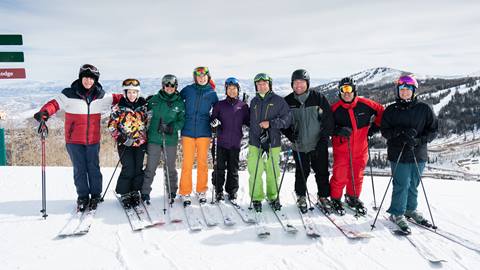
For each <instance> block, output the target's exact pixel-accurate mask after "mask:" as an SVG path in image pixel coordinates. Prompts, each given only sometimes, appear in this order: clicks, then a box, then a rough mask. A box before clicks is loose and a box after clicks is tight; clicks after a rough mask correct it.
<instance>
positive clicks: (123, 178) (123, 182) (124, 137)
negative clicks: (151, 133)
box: [108, 79, 147, 208]
mask: <svg viewBox="0 0 480 270" xmlns="http://www.w3.org/2000/svg"><path fill="white" fill-rule="evenodd" d="M122 87H123V90H124V92H125V96H124V97H122V99H121V100H120V102H119V103H118V105H116V106H114V107H113V108H112V113H111V115H110V121H109V122H108V130H109V131H110V132H111V134H112V137H113V138H115V140H116V141H117V150H118V155H119V157H120V162H121V163H122V171H121V172H120V175H119V176H118V181H117V186H116V188H115V191H116V192H117V194H119V195H120V196H121V197H120V200H121V202H122V205H123V207H124V208H130V207H135V206H137V205H139V204H140V193H139V191H140V189H141V188H142V185H143V175H144V172H143V159H144V157H145V152H146V142H147V101H146V100H145V99H144V98H143V97H141V96H140V82H139V81H138V80H137V79H126V80H124V81H123V83H122Z"/></svg>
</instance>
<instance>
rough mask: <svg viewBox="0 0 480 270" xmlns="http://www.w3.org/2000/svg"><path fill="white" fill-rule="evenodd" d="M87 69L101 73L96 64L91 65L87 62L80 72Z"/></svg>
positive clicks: (94, 72)
mask: <svg viewBox="0 0 480 270" xmlns="http://www.w3.org/2000/svg"><path fill="white" fill-rule="evenodd" d="M85 71H90V72H91V73H93V74H97V73H99V72H98V69H97V68H96V67H95V66H94V65H90V64H85V65H83V66H82V67H81V68H80V73H82V72H85Z"/></svg>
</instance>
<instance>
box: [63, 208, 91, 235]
mask: <svg viewBox="0 0 480 270" xmlns="http://www.w3.org/2000/svg"><path fill="white" fill-rule="evenodd" d="M96 211H97V210H96V209H95V210H93V209H90V210H86V211H84V212H80V211H77V210H76V209H75V211H74V212H73V213H72V215H71V217H70V218H69V220H68V221H67V224H65V226H64V227H63V228H62V229H61V230H60V232H59V233H58V235H57V236H58V237H59V238H65V237H69V236H80V235H85V234H87V233H88V231H89V230H90V226H91V225H92V223H93V219H94V217H95V213H96Z"/></svg>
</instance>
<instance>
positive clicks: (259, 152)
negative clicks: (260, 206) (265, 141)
mask: <svg viewBox="0 0 480 270" xmlns="http://www.w3.org/2000/svg"><path fill="white" fill-rule="evenodd" d="M262 151H263V150H262V147H259V148H258V156H257V165H256V166H255V175H254V176H253V187H252V192H251V194H250V205H249V206H248V209H250V210H252V203H253V193H254V192H255V185H256V183H257V173H258V163H259V162H260V158H261V157H262Z"/></svg>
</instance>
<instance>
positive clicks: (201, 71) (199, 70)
mask: <svg viewBox="0 0 480 270" xmlns="http://www.w3.org/2000/svg"><path fill="white" fill-rule="evenodd" d="M208 73H209V71H208V68H207V67H197V68H195V69H194V70H193V75H195V76H205V75H208Z"/></svg>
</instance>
